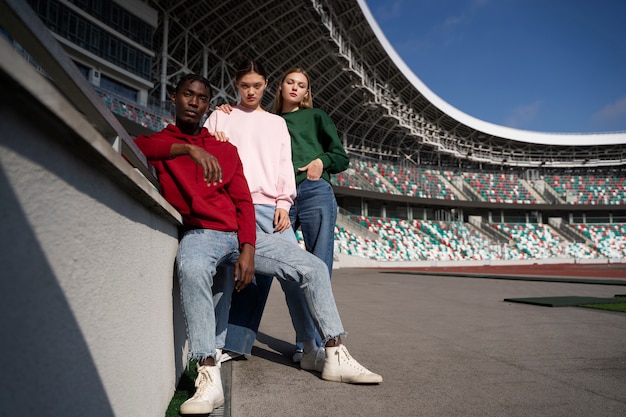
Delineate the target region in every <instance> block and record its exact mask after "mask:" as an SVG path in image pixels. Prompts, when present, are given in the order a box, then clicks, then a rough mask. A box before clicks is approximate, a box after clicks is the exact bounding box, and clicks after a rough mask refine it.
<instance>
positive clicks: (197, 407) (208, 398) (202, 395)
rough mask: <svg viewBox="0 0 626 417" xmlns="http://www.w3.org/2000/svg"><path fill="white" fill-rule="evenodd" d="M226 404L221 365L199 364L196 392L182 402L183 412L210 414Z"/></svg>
mask: <svg viewBox="0 0 626 417" xmlns="http://www.w3.org/2000/svg"><path fill="white" fill-rule="evenodd" d="M222 405H224V389H223V388H222V376H221V375H220V367H219V366H198V376H197V377H196V393H195V394H194V395H193V397H191V398H190V399H188V400H187V401H185V402H184V403H182V405H181V406H180V413H181V414H209V413H211V412H212V411H213V409H214V408H216V407H221V406H222Z"/></svg>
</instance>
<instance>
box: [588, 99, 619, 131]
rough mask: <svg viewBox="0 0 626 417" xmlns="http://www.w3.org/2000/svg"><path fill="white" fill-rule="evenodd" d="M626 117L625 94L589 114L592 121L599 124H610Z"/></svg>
mask: <svg viewBox="0 0 626 417" xmlns="http://www.w3.org/2000/svg"><path fill="white" fill-rule="evenodd" d="M625 118H626V96H623V97H621V98H619V99H618V100H617V101H616V102H614V103H611V104H609V105H606V106H604V107H603V108H601V109H600V110H598V111H597V112H595V113H594V114H593V115H592V116H591V120H592V121H593V122H594V123H597V124H600V125H606V124H611V123H612V122H616V121H618V120H624V119H625Z"/></svg>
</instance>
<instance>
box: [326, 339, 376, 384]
mask: <svg viewBox="0 0 626 417" xmlns="http://www.w3.org/2000/svg"><path fill="white" fill-rule="evenodd" d="M322 379H325V380H327V381H335V382H347V383H350V384H380V383H381V382H383V377H382V376H380V375H378V374H375V373H373V372H371V371H369V370H368V369H367V368H365V367H364V366H363V365H361V364H360V363H358V362H357V361H356V359H354V358H353V357H352V356H350V353H349V352H348V349H346V347H345V346H344V345H339V346H336V347H327V348H326V360H325V361H324V370H323V371H322Z"/></svg>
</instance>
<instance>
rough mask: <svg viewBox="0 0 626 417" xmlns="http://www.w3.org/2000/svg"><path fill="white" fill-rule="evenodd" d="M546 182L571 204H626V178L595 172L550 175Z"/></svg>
mask: <svg viewBox="0 0 626 417" xmlns="http://www.w3.org/2000/svg"><path fill="white" fill-rule="evenodd" d="M546 182H548V184H550V186H551V187H552V188H554V190H555V191H556V192H557V193H558V194H559V197H561V198H562V199H563V200H564V201H566V202H568V203H571V204H585V205H597V204H626V178H624V177H620V176H610V175H602V176H597V175H593V174H585V175H570V174H562V175H556V174H554V175H549V176H547V177H546Z"/></svg>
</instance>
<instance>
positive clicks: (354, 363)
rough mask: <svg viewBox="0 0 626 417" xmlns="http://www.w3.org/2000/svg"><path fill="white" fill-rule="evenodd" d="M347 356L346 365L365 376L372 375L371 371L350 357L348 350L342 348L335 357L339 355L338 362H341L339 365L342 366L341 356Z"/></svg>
mask: <svg viewBox="0 0 626 417" xmlns="http://www.w3.org/2000/svg"><path fill="white" fill-rule="evenodd" d="M342 354H343V355H345V357H346V358H345V364H346V365H349V366H351V367H352V368H354V369H356V370H358V371H360V372H362V373H364V374H370V373H372V372H371V371H370V370H369V369H367V368H366V367H364V366H363V365H361V364H360V363H359V362H357V361H356V360H355V359H354V358H353V357H352V356H350V352H348V350H347V349H346V348H345V347H343V346H341V347H340V348H339V349H338V350H337V352H336V353H335V355H337V361H338V362H339V365H341V355H342Z"/></svg>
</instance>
